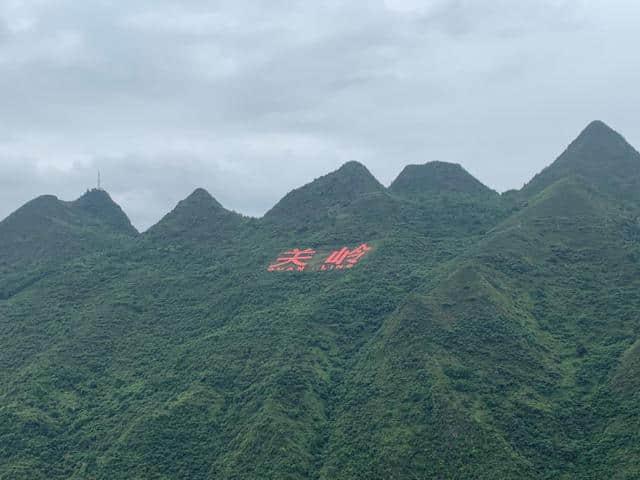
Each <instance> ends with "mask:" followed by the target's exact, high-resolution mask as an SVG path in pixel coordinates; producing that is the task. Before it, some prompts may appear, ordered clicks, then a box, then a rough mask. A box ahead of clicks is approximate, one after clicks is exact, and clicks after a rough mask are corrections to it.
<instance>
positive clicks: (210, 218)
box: [145, 188, 244, 241]
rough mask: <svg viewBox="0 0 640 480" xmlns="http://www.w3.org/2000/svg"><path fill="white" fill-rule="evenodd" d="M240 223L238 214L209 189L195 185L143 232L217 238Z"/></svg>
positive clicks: (165, 236)
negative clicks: (193, 189)
mask: <svg viewBox="0 0 640 480" xmlns="http://www.w3.org/2000/svg"><path fill="white" fill-rule="evenodd" d="M243 223H244V219H243V217H242V216H241V215H239V214H237V213H234V212H230V211H229V210H226V209H225V208H224V207H223V206H222V205H220V203H219V202H218V201H217V200H216V199H215V198H213V197H212V196H211V194H209V192H207V191H206V190H204V189H202V188H198V189H196V190H195V191H194V192H193V193H192V194H191V195H189V196H188V197H187V198H186V199H184V200H182V201H181V202H180V203H178V205H177V206H176V208H174V209H173V210H172V211H171V212H170V213H168V214H167V215H165V216H164V217H163V218H162V219H161V220H160V221H159V222H158V223H157V224H156V225H154V226H153V227H151V228H150V229H149V230H148V231H147V232H145V236H147V237H152V238H154V239H160V238H161V239H164V240H170V239H173V240H176V239H182V240H186V239H192V240H195V241H207V240H218V241H219V240H221V239H224V238H229V237H230V236H232V235H233V234H234V233H235V231H236V229H237V228H238V227H240V226H241V225H242V224H243Z"/></svg>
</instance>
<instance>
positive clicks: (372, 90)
mask: <svg viewBox="0 0 640 480" xmlns="http://www.w3.org/2000/svg"><path fill="white" fill-rule="evenodd" d="M638 13H640V6H638V5H637V3H634V2H631V1H630V0H615V1H611V2H606V3H605V2H586V1H571V2H569V1H563V0H523V1H520V2H512V1H507V0H498V1H495V2H490V3H487V2H479V1H474V0H431V1H423V0H420V1H418V0H386V1H377V2H365V1H351V2H346V1H340V0H329V1H326V2H294V1H288V0H277V1H274V2H269V3H268V4H266V3H264V2H257V1H255V0H254V1H252V0H236V1H233V2H232V1H230V0H226V1H220V2H215V3H211V2H205V1H200V0H186V1H184V2H179V3H177V2H169V1H162V0H161V1H154V2H151V1H150V0H134V1H131V2H126V4H124V3H122V2H103V1H97V0H93V1H87V2H74V1H71V0H56V1H54V0H21V1H14V0H7V1H6V2H3V3H1V4H0V89H2V91H3V101H2V102H0V185H1V186H2V191H1V192H0V217H3V216H5V215H6V214H8V213H9V212H10V211H12V210H14V209H15V208H17V207H18V206H19V205H20V204H21V203H23V202H24V201H26V200H28V199H29V198H31V197H33V196H35V195H38V194H41V193H54V194H57V195H59V196H60V197H63V198H66V199H70V198H74V197H77V196H78V195H79V194H81V193H82V191H83V189H84V188H86V187H87V186H89V185H91V184H92V183H93V182H94V177H95V172H96V170H97V168H100V169H101V170H102V171H103V172H104V177H105V185H106V186H107V188H108V189H109V191H110V192H111V193H112V194H113V196H114V198H116V200H119V201H120V202H121V204H122V206H123V208H124V209H125V210H126V211H127V212H128V213H129V214H130V216H131V217H132V220H133V221H134V223H135V224H136V225H137V226H139V227H141V228H143V229H144V228H146V227H148V226H149V225H150V224H152V223H153V222H155V221H156V220H157V219H159V218H160V217H161V216H162V214H164V213H166V212H167V211H168V210H170V209H171V208H172V206H173V205H174V204H175V203H176V202H177V201H178V200H180V199H181V198H183V197H184V196H186V195H187V194H188V193H189V192H190V191H191V190H193V189H194V188H196V187H198V186H203V187H205V188H207V189H208V190H209V191H211V193H212V194H213V195H214V196H215V197H216V198H218V199H219V200H220V201H221V202H222V203H223V204H224V205H225V206H227V207H228V208H232V209H235V210H238V211H240V212H242V213H246V214H251V215H260V214H262V213H263V212H264V211H266V210H267V209H269V208H270V207H271V206H272V205H273V204H274V203H275V202H276V201H277V200H278V199H279V198H280V197H281V196H283V195H284V194H285V193H286V192H287V191H288V190H289V189H291V188H294V187H296V186H299V185H301V184H303V183H305V182H307V181H310V180H312V179H313V178H314V177H317V176H319V175H321V174H323V173H326V172H327V171H329V170H331V169H334V168H336V167H337V166H339V165H340V164H341V163H343V162H344V161H347V160H352V159H355V160H359V161H361V162H363V163H365V164H366V165H367V166H369V168H370V169H371V171H372V172H373V173H374V174H375V175H377V176H378V177H379V179H380V180H381V181H382V182H383V183H389V182H390V181H391V180H392V179H393V177H394V176H395V175H397V173H398V172H399V171H400V170H401V168H402V166H403V165H405V164H407V163H419V162H425V161H429V160H443V161H452V162H457V163H461V164H463V165H464V166H465V167H466V168H467V169H468V170H469V171H470V172H471V173H473V174H474V175H476V176H477V177H478V178H479V179H480V180H482V181H483V182H485V183H487V184H488V185H489V186H491V187H493V188H496V189H498V190H506V189H508V188H517V187H519V186H521V185H522V183H524V182H525V181H526V180H528V178H529V177H530V176H531V175H533V174H534V173H535V172H536V171H538V170H540V169H541V168H543V167H544V166H545V165H546V164H548V163H549V162H550V161H551V160H553V158H554V157H555V156H556V155H557V154H559V153H560V151H561V150H562V148H563V147H564V146H565V145H566V144H567V143H568V142H569V141H570V140H571V139H572V137H573V136H575V135H576V134H577V133H578V131H579V130H580V129H581V128H582V127H583V126H584V125H586V123H588V122H589V121H590V120H592V119H595V118H601V119H603V120H605V121H607V122H609V123H610V124H611V125H612V126H613V127H615V128H618V129H619V130H620V131H621V132H622V133H623V134H625V135H626V136H627V137H628V139H629V140H630V141H631V142H632V143H634V141H635V143H636V144H640V129H639V127H638V122H637V120H636V118H635V116H636V111H637V104H638V100H639V99H640V93H638V89H637V84H638V80H640V78H639V77H640V69H639V68H638V67H637V65H636V62H632V61H631V60H630V59H631V58H633V56H634V55H635V47H634V45H635V44H637V43H638V40H640V38H639V37H640V32H638V29H637V28H636V26H635V25H634V23H633V21H632V19H633V18H634V17H635V18H637V15H638Z"/></svg>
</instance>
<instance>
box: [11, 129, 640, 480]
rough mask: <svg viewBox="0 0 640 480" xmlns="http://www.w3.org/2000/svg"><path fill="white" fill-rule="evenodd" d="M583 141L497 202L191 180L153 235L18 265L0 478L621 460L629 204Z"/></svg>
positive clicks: (627, 358)
mask: <svg viewBox="0 0 640 480" xmlns="http://www.w3.org/2000/svg"><path fill="white" fill-rule="evenodd" d="M594 127H595V128H596V129H598V128H601V126H599V125H594ZM587 133H588V137H592V136H593V132H587ZM605 134H606V135H605V143H607V144H608V142H609V140H607V138H609V136H610V134H609V133H607V132H605ZM589 141H591V140H589ZM616 142H617V141H615V142H614V147H615V148H614V152H615V151H619V148H620V145H619V144H618V143H616ZM579 145H580V142H579V144H578V146H579ZM583 148H585V147H580V148H578V149H577V150H575V149H572V150H571V157H570V162H569V163H571V165H570V166H571V169H568V170H562V169H561V170H558V169H557V168H555V167H554V168H553V169H552V171H555V172H559V173H557V174H556V173H554V174H553V175H549V176H547V175H548V174H545V176H544V177H543V178H542V179H539V180H538V181H539V182H540V183H536V184H535V186H536V189H537V190H534V189H533V186H532V187H531V188H532V190H530V191H525V192H518V193H517V195H516V194H513V195H509V197H512V196H513V197H514V198H503V197H502V196H499V195H497V194H496V195H494V194H488V195H484V193H482V192H485V190H483V189H479V190H478V191H479V192H481V194H479V195H468V193H463V194H457V193H456V194H453V195H449V194H445V193H443V189H436V190H435V192H434V193H433V194H429V195H426V196H422V195H421V196H420V197H419V198H414V197H413V196H405V195H401V194H397V193H394V192H391V191H389V190H388V189H385V188H384V187H382V186H381V185H380V184H379V182H377V181H376V180H375V178H374V179H373V180H371V178H372V176H371V177H370V174H369V173H368V170H366V169H364V170H363V168H364V167H362V166H361V165H359V164H348V166H347V167H346V169H345V170H342V171H341V170H340V169H339V170H337V171H336V172H332V174H329V175H328V176H325V177H321V179H319V180H318V181H316V183H315V184H314V182H312V183H311V184H309V185H310V186H309V185H307V186H305V187H307V188H305V187H302V188H301V189H298V191H296V193H295V194H293V193H292V195H291V196H289V198H288V199H287V201H286V202H284V204H283V205H282V206H281V207H282V208H281V209H279V210H277V211H276V212H275V213H276V216H275V217H271V216H269V217H265V218H263V219H249V218H246V217H242V216H241V215H238V214H235V213H233V212H229V211H228V210H226V209H224V207H222V205H220V204H219V202H217V201H216V200H215V199H214V198H213V197H211V195H209V194H208V193H207V192H206V191H205V190H201V189H197V190H195V191H194V192H193V193H192V194H191V195H189V197H187V198H186V199H185V200H183V201H182V202H180V203H179V204H178V205H177V206H176V208H175V209H174V210H173V211H172V212H169V213H168V214H167V216H166V217H168V218H166V219H164V221H161V222H159V225H160V227H158V228H157V229H156V230H155V231H151V233H148V232H146V233H144V234H141V235H138V236H134V237H127V236H126V235H125V236H124V240H123V239H122V236H116V237H113V238H116V239H117V241H116V242H113V243H105V244H102V245H99V244H96V243H95V238H94V237H91V239H92V240H91V242H89V244H90V246H91V248H89V249H87V250H84V251H78V252H77V253H74V255H72V256H71V257H69V258H66V259H60V261H59V262H58V263H57V264H56V266H55V268H51V267H50V266H49V265H39V264H36V265H33V266H31V267H29V269H28V271H27V270H25V269H22V268H19V269H16V271H15V272H14V275H15V276H14V277H13V281H14V283H15V285H12V286H11V290H10V292H9V293H10V294H9V295H3V294H2V288H1V287H2V285H1V284H0V405H1V407H0V445H1V446H2V447H0V478H4V477H6V478H17V479H19V478H28V479H30V480H31V479H35V480H39V479H43V480H44V479H47V480H49V479H52V480H57V479H63V478H65V479H66V478H94V479H96V480H98V479H100V480H103V479H104V480H107V479H108V480H125V479H126V480H128V479H130V478H172V479H173V478H189V479H194V480H204V479H209V478H225V479H242V480H251V479H260V480H263V479H274V480H275V479H278V480H280V479H284V480H301V479H308V478H313V479H317V480H386V479H389V478H460V479H477V478H523V479H531V480H533V479H549V480H551V479H553V480H555V479H569V478H570V479H584V480H587V479H593V478H609V477H611V478H635V476H636V475H637V472H640V457H639V456H638V455H637V453H638V439H639V437H638V431H640V429H638V428H637V427H638V418H637V415H636V412H637V411H638V409H640V398H639V397H638V395H637V394H634V392H636V390H637V388H636V386H637V383H638V382H637V381H636V379H637V378H640V370H639V368H640V361H639V360H638V359H639V358H640V355H639V354H638V352H640V348H639V347H638V345H640V336H639V333H638V332H640V320H639V319H638V315H637V312H638V311H640V294H638V292H640V266H639V265H640V263H639V262H638V260H639V259H640V223H638V222H637V215H635V212H636V211H637V210H634V208H640V202H639V203H638V204H637V205H636V203H634V202H636V200H635V199H634V198H635V197H633V196H627V195H624V196H617V195H614V194H613V193H615V192H614V191H612V190H611V189H610V188H609V187H610V186H611V185H609V184H607V183H604V184H603V183H601V182H598V181H596V180H598V178H597V177H594V176H592V175H591V174H590V173H589V172H587V173H589V175H586V176H585V175H582V174H577V173H576V172H575V170H574V164H575V162H583V161H584V162H586V163H587V165H591V164H592V163H593V162H595V161H596V160H597V157H598V156H600V153H598V152H604V154H605V157H604V158H605V160H606V159H607V158H610V154H611V150H610V149H609V147H606V148H604V147H602V149H601V148H600V147H597V148H595V151H596V153H597V155H596V154H593V152H592V151H591V150H589V149H587V151H584V150H581V149H583ZM576 152H578V153H576ZM580 152H582V153H580ZM580 155H582V157H581V156H580ZM630 155H631V154H630ZM614 158H618V157H616V156H615V155H614ZM633 158H635V157H634V156H633V155H631V161H630V162H633V161H634V160H633ZM620 160H621V162H620V164H621V165H622V166H623V167H624V166H625V165H627V163H629V162H627V161H626V160H625V159H620ZM563 162H564V160H563V161H562V162H561V166H562V163H563ZM630 164H632V163H630ZM556 167H557V165H556ZM563 168H564V167H563ZM623 170H624V169H623ZM456 172H457V173H456ZM456 172H454V173H456V176H455V177H454V179H459V178H460V177H459V176H458V175H459V174H460V172H459V170H458V169H457V168H456ZM621 176H622V174H619V175H617V177H618V178H619V177H621ZM327 177H328V178H327ZM463 177H464V178H466V176H464V175H463ZM427 180H429V179H427ZM538 181H537V182H538ZM616 181H617V180H616ZM472 183H473V182H472ZM420 184H421V182H420V181H418V182H416V188H417V190H418V191H420ZM458 185H459V184H458V183H457V180H456V181H455V182H454V186H458ZM412 188H413V186H412ZM538 188H539V189H538ZM462 190H463V191H464V189H462ZM444 191H445V192H446V189H444ZM285 198H286V197H285ZM283 200H284V199H283ZM39 202H42V204H43V206H47V205H49V207H50V208H52V209H53V211H54V212H55V211H57V210H56V209H58V208H63V211H64V212H68V205H67V206H65V205H62V207H60V205H59V204H58V201H57V200H53V199H52V198H47V197H45V198H44V199H42V200H40V201H39ZM634 205H635V207H634ZM36 207H38V202H36ZM49 207H47V208H49ZM73 212H76V210H73ZM80 213H83V214H86V211H85V210H82V209H80ZM0 225H1V224H0ZM54 225H56V226H57V225H58V223H55V222H54ZM35 227H39V226H38V225H37V223H36V224H34V228H35ZM65 228H67V227H66V226H65ZM92 228H93V227H92ZM90 230H91V229H90ZM67 231H68V230H63V233H64V232H67ZM71 231H72V232H76V230H75V229H73V228H72V229H71ZM92 231H93V230H92ZM107 231H108V230H107ZM1 234H2V230H0V235H1ZM100 234H101V235H106V236H108V237H109V239H111V238H112V237H111V236H110V235H107V234H106V233H105V231H103V230H100ZM65 235H66V233H65ZM65 238H66V237H65ZM70 238H75V237H74V236H71V237H70ZM40 241H42V242H44V244H45V246H48V243H47V242H50V241H51V238H47V237H43V238H41V239H40ZM85 241H86V239H85ZM363 245H366V246H368V247H370V249H369V250H362V249H361V250H360V251H361V252H362V251H365V252H366V253H365V254H364V255H363V256H361V257H359V261H358V262H357V264H354V265H353V268H342V269H340V268H327V269H321V268H314V269H303V270H298V269H294V270H292V271H269V268H268V266H269V265H270V264H272V263H273V262H275V261H278V260H279V259H281V258H284V259H285V260H284V261H286V259H287V258H297V260H298V261H306V260H305V259H304V258H302V257H301V256H298V257H296V252H301V251H305V252H306V253H304V257H312V259H310V260H309V261H310V262H311V261H313V262H315V263H314V265H318V266H320V265H325V266H326V265H332V266H337V265H340V261H341V259H344V258H346V257H345V255H346V256H349V255H353V253H354V252H357V251H358V250H357V249H358V247H359V246H363ZM55 246H56V247H58V246H59V244H56V245H55ZM2 255H7V254H3V253H1V252H0V260H2V261H5V262H6V261H7V257H3V256H2ZM0 279H2V280H3V281H4V277H3V276H2V275H0ZM0 283H1V282H0ZM16 285H19V288H16Z"/></svg>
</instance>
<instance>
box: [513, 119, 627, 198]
mask: <svg viewBox="0 0 640 480" xmlns="http://www.w3.org/2000/svg"><path fill="white" fill-rule="evenodd" d="M572 176H573V177H581V178H583V179H584V180H586V181H587V182H588V183H589V184H591V185H594V186H596V187H599V188H600V189H601V190H603V191H607V192H608V193H610V194H613V195H615V196H622V197H637V196H638V188H639V187H640V154H639V153H638V152H637V151H636V150H635V149H634V148H633V147H632V146H631V145H630V144H629V143H628V142H627V141H626V140H625V139H624V137H623V136H622V135H620V134H619V133H618V132H616V131H615V130H613V129H612V128H611V127H609V126H608V125H607V124H606V123H604V122H602V121H600V120H596V121H593V122H591V123H590V124H589V125H587V127H586V128H585V129H584V130H583V131H582V132H581V133H580V135H578V137H577V138H576V139H575V140H574V141H573V142H571V144H570V145H569V146H568V147H567V149H566V150H565V151H564V152H563V153H562V155H560V156H559V157H558V159H557V160H556V161H555V162H553V163H552V164H551V165H550V166H548V167H547V168H545V169H544V170H543V171H542V172H540V173H539V174H538V175H536V176H535V177H534V178H533V179H532V180H531V181H530V182H529V183H528V184H527V185H525V187H524V188H523V192H524V193H526V194H536V193H538V192H540V191H542V190H544V189H545V188H546V187H548V186H549V185H551V184H552V183H555V182H556V181H558V180H561V179H563V178H567V177H572Z"/></svg>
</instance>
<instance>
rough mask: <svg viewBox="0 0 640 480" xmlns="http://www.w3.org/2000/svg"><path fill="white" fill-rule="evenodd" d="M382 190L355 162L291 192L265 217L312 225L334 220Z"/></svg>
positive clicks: (372, 177)
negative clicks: (324, 219) (353, 205)
mask: <svg viewBox="0 0 640 480" xmlns="http://www.w3.org/2000/svg"><path fill="white" fill-rule="evenodd" d="M384 192H385V188H384V187H383V186H382V185H381V184H380V182H378V181H377V180H376V179H375V177H374V176H373V175H371V173H370V172H369V170H367V168H366V167H365V166H364V165H362V164H360V163H358V162H348V163H345V164H344V165H343V166H342V167H340V168H339V169H338V170H336V171H335V172H332V173H329V174H328V175H325V176H323V177H320V178H318V179H316V180H314V181H313V182H311V183H309V184H307V185H305V186H303V187H301V188H298V189H296V190H293V191H292V192H290V193H288V194H287V195H286V196H285V197H284V198H283V199H282V200H280V201H279V202H278V203H277V204H276V205H275V206H274V207H273V208H272V209H271V210H269V211H268V212H267V214H266V215H265V219H268V220H274V221H277V222H284V223H292V222H312V221H316V220H317V219H318V218H324V217H335V216H337V215H339V214H340V210H341V209H342V208H344V207H347V206H349V205H350V204H352V203H353V202H354V201H357V200H359V199H362V198H366V197H369V196H376V195H383V194H384Z"/></svg>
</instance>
